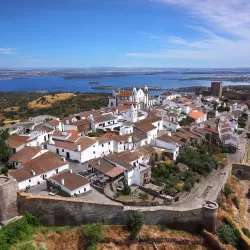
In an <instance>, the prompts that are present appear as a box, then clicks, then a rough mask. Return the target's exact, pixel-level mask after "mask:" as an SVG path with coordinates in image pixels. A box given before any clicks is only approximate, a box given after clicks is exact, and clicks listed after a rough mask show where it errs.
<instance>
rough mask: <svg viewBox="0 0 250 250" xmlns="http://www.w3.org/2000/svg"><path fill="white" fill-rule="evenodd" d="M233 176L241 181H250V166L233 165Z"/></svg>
mask: <svg viewBox="0 0 250 250" xmlns="http://www.w3.org/2000/svg"><path fill="white" fill-rule="evenodd" d="M232 174H234V175H236V176H237V177H239V178H240V179H248V180H249V179H250V165H247V164H238V163H234V164H233V165H232Z"/></svg>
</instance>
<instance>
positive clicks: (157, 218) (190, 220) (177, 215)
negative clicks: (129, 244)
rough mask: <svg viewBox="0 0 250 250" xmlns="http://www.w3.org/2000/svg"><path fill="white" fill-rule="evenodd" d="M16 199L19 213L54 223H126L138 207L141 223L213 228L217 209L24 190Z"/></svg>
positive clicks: (175, 227) (185, 227) (176, 227)
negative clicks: (99, 200) (86, 198)
mask: <svg viewBox="0 0 250 250" xmlns="http://www.w3.org/2000/svg"><path fill="white" fill-rule="evenodd" d="M18 201H19V208H20V213H23V212H25V211H28V212H31V213H32V214H35V215H37V216H40V218H41V220H42V222H43V223H45V224H48V225H58V226H60V225H64V226H65V225H71V226H77V225H81V224H84V223H92V222H97V221H100V222H102V223H104V224H118V225H126V224H127V223H128V221H129V218H130V216H131V215H132V214H133V213H134V212H136V211H138V212H141V213H142V214H143V215H144V218H145V224H148V225H165V226H167V227H169V228H174V229H183V230H187V231H194V230H195V229H196V228H197V226H200V225H205V226H206V227H208V230H209V229H211V228H214V227H215V223H216V216H217V210H216V211H214V212H209V213H208V214H207V213H206V211H205V210H204V207H202V206H201V207H197V208H195V209H181V208H178V207H171V206H152V207H132V206H123V205H122V204H119V203H94V202H85V201H82V200H80V199H77V198H63V197H48V196H41V195H32V194H24V193H22V194H20V195H19V197H18ZM205 213H206V214H205ZM214 218H215V220H214ZM211 224H212V225H211Z"/></svg>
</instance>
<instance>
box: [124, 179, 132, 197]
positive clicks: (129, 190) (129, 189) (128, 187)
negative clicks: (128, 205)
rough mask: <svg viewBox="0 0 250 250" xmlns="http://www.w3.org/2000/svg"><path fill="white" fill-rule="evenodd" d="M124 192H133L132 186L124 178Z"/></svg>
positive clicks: (128, 193)
mask: <svg viewBox="0 0 250 250" xmlns="http://www.w3.org/2000/svg"><path fill="white" fill-rule="evenodd" d="M123 194H124V195H130V194H131V188H130V186H129V185H128V183H127V182H126V181H125V180H124V181H123Z"/></svg>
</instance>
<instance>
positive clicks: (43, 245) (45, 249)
mask: <svg viewBox="0 0 250 250" xmlns="http://www.w3.org/2000/svg"><path fill="white" fill-rule="evenodd" d="M38 249H39V250H48V246H47V245H46V243H44V242H41V243H39V246H38Z"/></svg>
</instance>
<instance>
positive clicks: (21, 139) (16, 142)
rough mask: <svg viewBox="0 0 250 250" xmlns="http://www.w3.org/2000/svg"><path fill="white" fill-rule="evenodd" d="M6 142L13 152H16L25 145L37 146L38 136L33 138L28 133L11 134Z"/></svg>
mask: <svg viewBox="0 0 250 250" xmlns="http://www.w3.org/2000/svg"><path fill="white" fill-rule="evenodd" d="M6 144H7V147H8V149H9V150H10V151H11V153H13V154H15V153H16V152H18V151H20V150H21V149H23V148H24V147H25V146H30V147H36V146H37V141H36V138H32V137H30V136H27V135H23V136H22V135H11V136H10V137H9V138H8V139H7V140H6Z"/></svg>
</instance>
